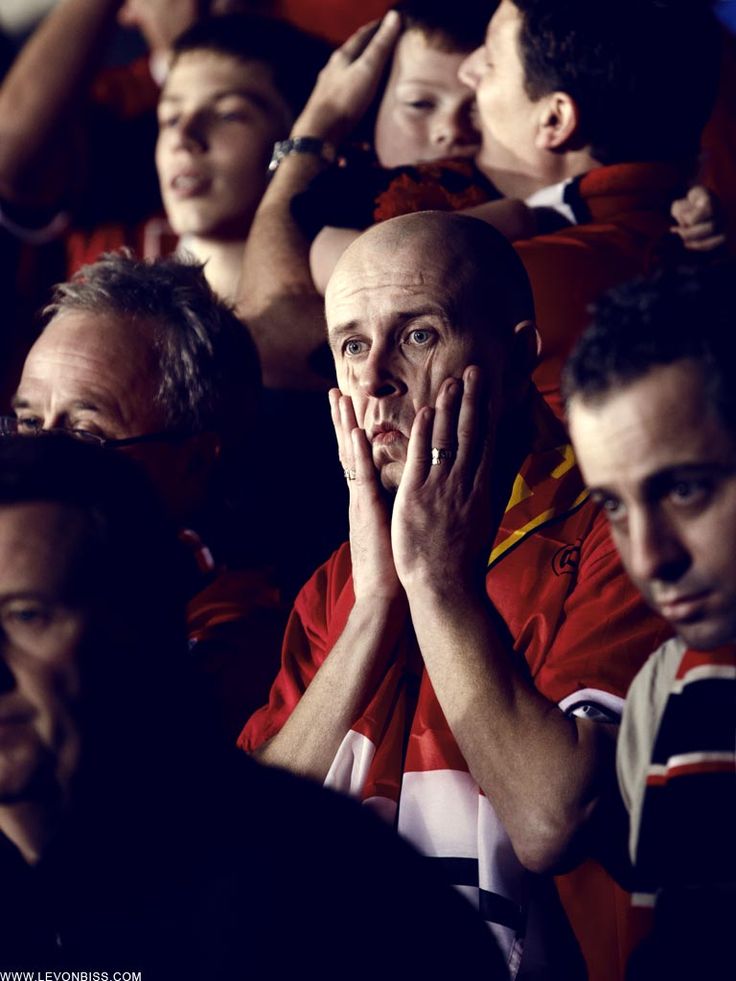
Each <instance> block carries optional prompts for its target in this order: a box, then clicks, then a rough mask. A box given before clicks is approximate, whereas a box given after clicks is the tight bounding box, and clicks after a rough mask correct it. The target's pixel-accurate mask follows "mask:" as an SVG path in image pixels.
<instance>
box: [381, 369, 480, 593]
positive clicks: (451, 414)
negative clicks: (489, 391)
mask: <svg viewBox="0 0 736 981" xmlns="http://www.w3.org/2000/svg"><path fill="white" fill-rule="evenodd" d="M486 405H487V398H486V394H485V392H484V386H483V384H482V376H481V372H480V369H479V368H477V367H476V366H474V365H471V366H469V367H468V368H466V369H465V371H464V372H463V377H462V381H458V380H457V379H455V378H448V379H447V380H446V381H445V382H444V383H443V385H442V387H441V389H440V392H439V395H438V397H437V404H436V407H435V408H434V409H431V408H428V407H424V408H422V409H420V410H419V412H417V415H416V417H415V419H414V425H413V426H412V431H411V437H410V439H409V446H408V449H407V456H406V465H405V467H404V472H403V474H402V477H401V482H400V484H399V489H398V492H397V495H396V503H395V504H394V510H393V516H392V521H391V544H392V552H393V559H394V563H395V566H396V572H397V574H398V577H399V580H400V582H401V583H402V585H403V586H404V588H405V589H406V590H407V591H409V589H410V588H411V586H412V585H414V584H416V583H422V584H424V585H430V586H437V587H439V588H444V587H446V586H447V585H448V584H452V585H453V587H454V586H457V587H459V588H460V589H469V590H471V591H473V590H476V589H477V588H478V587H479V584H482V582H483V569H484V567H483V565H482V562H483V559H484V557H485V551H486V550H487V548H488V543H489V541H490V540H491V537H492V534H493V528H492V520H493V519H492V506H491V489H490V464H491V459H492V456H493V442H494V440H493V433H489V427H488V419H489V418H490V417H492V415H493V414H492V413H491V414H490V415H489V413H488V411H487V408H486Z"/></svg>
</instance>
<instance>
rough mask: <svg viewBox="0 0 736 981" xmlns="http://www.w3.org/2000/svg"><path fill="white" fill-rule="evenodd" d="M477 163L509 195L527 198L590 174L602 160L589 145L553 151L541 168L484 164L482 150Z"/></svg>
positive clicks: (500, 189) (497, 186)
mask: <svg viewBox="0 0 736 981" xmlns="http://www.w3.org/2000/svg"><path fill="white" fill-rule="evenodd" d="M476 164H477V166H478V169H479V170H480V171H481V172H482V173H483V174H484V175H485V176H486V177H487V178H488V179H489V180H490V181H491V183H492V184H493V185H494V187H496V188H497V189H498V190H499V191H500V192H501V194H503V196H504V197H505V198H516V199H519V200H522V201H523V200H525V199H526V198H528V197H531V195H532V194H535V193H536V192H537V191H541V190H543V189H544V188H545V187H551V186H552V185H554V184H560V183H561V182H562V181H567V180H571V179H572V178H573V177H580V176H581V175H582V174H587V173H588V171H589V170H593V169H594V168H595V167H600V166H601V163H600V161H598V160H596V159H595V157H594V156H593V155H592V154H591V153H590V151H589V150H588V149H581V150H567V151H565V152H561V153H559V154H554V153H549V154H548V155H547V157H545V159H544V161H543V166H542V167H540V168H539V169H538V170H533V169H532V168H531V167H530V168H527V169H526V170H519V171H511V170H500V169H498V168H495V167H492V166H484V164H483V153H482V151H481V153H480V155H479V157H478V159H477V161H476Z"/></svg>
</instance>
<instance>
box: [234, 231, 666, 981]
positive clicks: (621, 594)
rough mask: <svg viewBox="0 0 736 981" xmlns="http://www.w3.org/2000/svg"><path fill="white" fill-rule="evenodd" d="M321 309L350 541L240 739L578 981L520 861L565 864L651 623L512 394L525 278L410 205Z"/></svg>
mask: <svg viewBox="0 0 736 981" xmlns="http://www.w3.org/2000/svg"><path fill="white" fill-rule="evenodd" d="M326 310H327V323H328V332H329V342H330V346H331V349H332V353H333V355H334V359H335V365H336V369H337V378H338V382H339V386H340V388H339V390H337V389H335V390H333V392H332V393H331V396H330V397H331V405H332V414H333V422H334V425H335V430H336V433H337V439H338V444H339V450H340V460H341V463H342V466H343V468H344V472H345V476H346V478H347V482H348V489H349V498H350V505H349V520H350V542H349V544H345V545H344V546H343V547H342V548H341V549H339V550H338V551H337V552H336V553H335V555H333V556H332V558H331V559H330V560H329V561H328V562H327V563H326V564H325V565H324V566H323V567H322V568H321V569H319V570H318V571H317V573H316V574H315V575H314V577H313V578H312V579H311V580H310V582H309V583H308V584H307V585H306V586H305V587H304V589H303V590H302V592H301V593H300V595H299V597H298V598H297V601H296V605H295V608H294V611H293V613H292V616H291V620H290V623H289V626H288V629H287V634H286V637H285V641H284V648H283V662H282V668H281V672H280V674H279V676H278V677H277V679H276V682H275V683H274V686H273V688H272V692H271V699H270V702H269V704H268V705H267V706H265V707H264V708H263V709H261V710H260V711H259V712H258V713H256V715H255V716H254V717H253V718H252V719H251V720H250V722H249V723H248V725H247V726H246V728H245V730H244V731H243V734H242V735H241V745H242V746H243V748H244V749H246V750H248V751H250V752H254V753H255V754H256V755H257V756H258V758H260V759H261V760H263V761H264V762H267V763H271V764H276V765H279V766H283V767H286V768H288V769H290V770H293V771H294V772H296V773H301V774H305V775H308V776H311V777H313V778H316V779H318V780H320V781H324V782H326V783H327V784H328V785H329V786H332V787H335V788H338V789H341V790H344V791H346V792H349V793H352V794H354V795H356V796H358V797H360V798H361V799H363V800H364V801H366V802H367V803H369V804H370V805H372V806H373V807H374V808H375V809H376V810H378V811H379V812H380V813H381V814H383V815H384V816H385V817H386V818H387V819H388V820H389V821H392V822H395V823H396V825H397V827H398V830H399V831H400V832H402V833H403V834H405V835H406V836H407V837H409V838H410V839H411V840H412V841H414V843H415V844H416V845H418V846H419V848H420V849H421V850H422V851H424V852H425V853H426V854H427V855H429V856H431V857H432V859H433V860H434V861H435V862H436V863H438V864H440V865H441V866H443V867H444V869H445V871H446V872H447V875H448V876H449V877H450V879H451V881H452V882H453V883H454V884H456V885H458V886H459V887H461V889H462V890H463V891H464V892H465V893H466V894H467V895H468V896H469V897H470V898H471V899H472V900H473V901H474V903H475V904H476V906H477V907H478V908H479V910H480V912H481V914H482V915H483V916H484V918H485V919H486V920H487V921H489V923H491V924H493V926H494V929H495V932H496V934H497V936H498V938H499V941H500V942H501V945H502V947H503V949H504V951H505V953H506V956H507V959H508V964H509V967H510V969H511V973H512V975H515V974H516V971H517V969H518V967H519V963H520V960H521V954H522V945H523V939H522V938H523V937H524V936H525V935H526V937H527V940H528V945H529V947H528V949H527V951H526V953H525V960H524V964H525V965H527V966H528V970H529V971H533V970H534V969H535V967H536V968H540V969H542V968H543V969H544V970H546V971H548V972H549V973H547V974H545V976H547V977H552V976H554V977H565V978H574V977H576V976H577V974H576V969H577V966H576V964H575V962H574V958H575V956H579V955H577V952H575V954H573V953H572V952H571V951H570V950H565V951H560V950H557V951H554V952H553V951H551V950H550V949H549V948H545V947H544V945H543V940H542V937H541V933H542V932H544V927H545V926H549V922H547V923H543V924H542V926H543V929H542V931H536V928H535V927H534V926H531V925H530V924H528V923H527V914H528V907H527V893H528V889H529V886H530V882H529V877H528V871H527V870H532V871H534V872H549V871H550V870H552V869H554V868H557V867H558V866H560V865H561V864H563V863H565V862H567V861H569V859H570V856H571V855H572V854H574V853H575V851H576V848H577V846H578V838H579V836H580V832H581V830H582V829H583V828H584V827H585V825H586V823H587V822H588V820H589V818H590V816H591V814H592V813H593V811H594V809H595V806H596V803H597V801H598V800H599V798H600V797H601V795H602V794H603V793H604V792H605V789H606V785H607V782H608V779H609V777H610V776H611V775H612V773H613V765H612V750H613V738H612V732H613V731H615V730H614V726H613V725H611V724H607V723H612V722H615V721H616V720H617V719H618V716H619V711H620V708H621V705H622V696H623V695H624V693H625V691H626V688H627V686H628V683H629V681H630V680H631V677H632V676H633V674H634V673H635V671H636V670H637V668H638V666H639V665H640V664H641V663H642V662H643V660H644V659H645V658H646V655H647V653H648V651H649V650H650V649H651V647H652V642H653V640H654V639H655V638H657V637H661V636H662V635H663V633H662V627H661V624H660V622H659V621H657V620H656V619H655V618H654V616H653V615H651V614H650V613H648V612H647V611H646V609H645V607H644V605H643V603H642V602H641V600H640V599H639V597H638V596H637V595H636V592H635V590H634V589H633V588H632V587H631V585H630V584H629V583H628V581H627V580H626V577H625V576H624V574H623V572H622V569H621V567H620V565H619V561H618V558H617V556H616V551H615V548H614V547H613V545H612V543H611V541H610V538H609V535H608V531H607V527H606V522H605V519H604V518H603V517H602V515H601V514H600V512H599V509H598V508H597V507H596V505H594V504H593V503H592V502H591V501H590V499H589V498H588V497H587V495H586V492H585V490H584V487H583V483H582V480H581V478H580V476H579V474H578V472H577V469H576V467H575V465H574V459H573V456H572V451H571V448H570V447H569V445H568V444H567V440H566V437H565V435H564V433H563V432H562V430H561V429H560V427H559V425H558V424H557V423H556V421H555V420H554V418H553V417H552V416H551V415H550V413H549V412H548V410H546V409H545V407H544V405H543V403H542V402H541V399H540V397H539V395H538V393H537V392H536V390H535V389H534V388H533V386H532V384H531V382H530V380H529V376H530V372H531V370H532V367H533V363H534V359H535V355H536V333H535V329H534V325H533V305H532V300H531V293H530V288H529V283H528V280H527V277H526V274H525V272H524V269H523V267H522V265H521V262H520V260H519V259H518V258H517V257H516V255H515V253H514V251H513V250H512V248H511V247H510V246H509V245H508V244H507V243H506V242H505V241H504V240H503V239H502V238H501V236H500V235H498V233H496V232H494V231H493V230H492V229H491V228H490V227H489V226H487V225H485V224H483V223H481V222H479V221H477V220H475V219H471V218H465V217H461V216H458V215H447V214H439V213H426V212H425V213H422V214H416V215H410V216H406V217H403V218H398V219H395V220H393V221H390V222H387V223H385V224H383V225H380V226H377V227H376V228H373V229H371V230H370V231H368V232H367V233H365V234H364V235H363V236H362V237H361V238H360V239H358V240H357V241H356V242H355V243H354V244H353V245H352V246H351V247H350V248H349V249H348V251H347V252H346V253H345V255H344V256H343V258H342V259H341V260H340V262H339V264H338V266H337V268H336V270H335V273H334V275H333V277H332V279H331V281H330V284H329V287H328V291H327V297H326ZM356 887H357V888H359V883H356ZM593 905H594V903H593V900H592V899H591V908H592V906H593ZM550 912H551V907H550V906H546V907H545V909H544V911H543V913H545V914H550ZM608 912H609V919H610V910H609V911H608ZM591 915H594V914H591ZM601 915H605V914H601ZM563 922H564V921H563ZM538 925H539V920H537V926H538ZM554 935H555V936H554V939H555V943H556V944H557V945H558V946H559V945H560V943H561V941H562V939H563V937H564V931H562V930H560V929H559V926H557V927H555V930H554ZM527 976H528V975H527Z"/></svg>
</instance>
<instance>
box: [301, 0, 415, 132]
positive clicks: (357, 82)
mask: <svg viewBox="0 0 736 981" xmlns="http://www.w3.org/2000/svg"><path fill="white" fill-rule="evenodd" d="M400 30H401V21H400V18H399V16H398V14H397V13H395V11H389V13H388V14H387V15H386V16H385V17H384V18H383V20H382V21H381V23H380V25H379V27H378V29H377V30H376V27H375V24H374V23H371V24H366V25H365V26H364V27H361V28H360V30H358V31H356V32H355V34H353V36H352V37H350V38H349V39H348V40H347V41H346V42H345V44H343V46H342V47H341V48H338V49H337V51H335V52H334V54H333V55H332V57H331V58H330V60H329V61H328V62H327V64H326V65H325V67H324V68H323V69H322V71H321V72H320V74H319V78H318V79H317V84H316V85H315V87H314V90H313V91H312V94H311V95H310V97H309V101H308V102H307V105H306V106H305V108H304V111H303V112H302V114H301V116H300V117H299V119H298V120H297V121H296V123H295V124H294V128H293V130H292V132H293V134H294V135H295V136H317V137H322V138H324V139H328V140H333V141H335V142H339V141H340V140H342V139H344V137H345V136H347V135H348V134H349V133H350V132H351V131H352V129H353V128H354V127H355V126H356V124H357V123H358V122H359V121H360V119H361V118H362V117H363V115H364V114H365V112H366V110H367V109H368V107H369V106H370V104H371V102H372V101H373V98H374V96H375V94H376V92H377V90H378V85H379V83H380V81H381V77H382V75H383V69H384V67H385V65H386V62H387V61H388V59H389V57H390V55H391V52H392V51H393V49H394V45H395V44H396V40H397V38H398V36H399V33H400ZM374 31H375V33H373V32H374ZM371 35H372V36H371Z"/></svg>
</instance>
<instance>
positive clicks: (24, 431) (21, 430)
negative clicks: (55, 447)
mask: <svg viewBox="0 0 736 981" xmlns="http://www.w3.org/2000/svg"><path fill="white" fill-rule="evenodd" d="M53 435H57V436H69V437H71V438H72V439H78V440H79V441H80V442H81V443H91V444H92V445H93V446H100V447H103V448H105V449H118V448H119V447H122V446H135V444H136V443H156V442H173V441H176V440H180V439H181V440H184V439H188V438H189V436H190V435H191V433H179V432H166V431H161V432H158V433H146V434H145V435H143V436H126V437H125V438H123V439H107V438H106V437H104V436H98V435H97V434H96V433H90V432H88V431H87V430H86V429H63V428H60V427H59V428H54V429H44V428H43V427H42V426H39V425H38V424H37V423H36V422H32V421H31V420H29V419H17V418H16V417H15V416H0V437H3V436H53Z"/></svg>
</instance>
